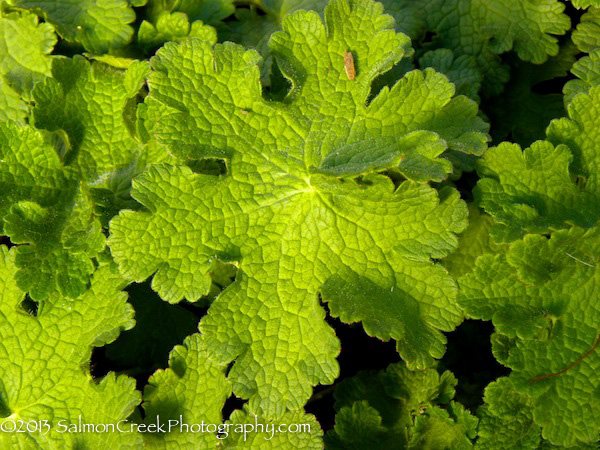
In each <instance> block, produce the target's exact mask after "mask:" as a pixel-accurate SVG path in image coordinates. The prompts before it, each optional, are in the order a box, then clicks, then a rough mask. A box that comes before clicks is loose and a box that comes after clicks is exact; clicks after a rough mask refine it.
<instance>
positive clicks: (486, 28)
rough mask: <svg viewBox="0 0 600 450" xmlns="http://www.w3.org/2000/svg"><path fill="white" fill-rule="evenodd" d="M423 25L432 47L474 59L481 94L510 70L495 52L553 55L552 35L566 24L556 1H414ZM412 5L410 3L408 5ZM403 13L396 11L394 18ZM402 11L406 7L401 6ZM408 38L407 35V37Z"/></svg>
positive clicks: (493, 90)
mask: <svg viewBox="0 0 600 450" xmlns="http://www.w3.org/2000/svg"><path fill="white" fill-rule="evenodd" d="M413 3H414V4H415V6H417V8H418V12H419V14H421V18H422V19H421V20H422V21H423V22H424V28H425V30H428V31H433V32H435V33H436V34H435V36H434V38H433V41H432V43H431V46H432V47H434V48H447V49H450V50H452V51H453V52H454V55H455V57H460V56H463V55H469V56H471V57H473V58H475V59H476V61H477V64H478V66H479V67H480V70H481V72H482V74H483V76H484V84H483V87H484V93H488V94H498V93H500V92H501V90H502V85H503V84H504V83H505V82H506V81H508V79H509V74H508V71H507V69H506V67H505V66H503V65H502V62H501V60H500V58H499V57H498V56H497V55H498V54H500V53H504V52H507V51H509V50H511V49H512V50H514V51H515V52H516V53H517V54H518V56H519V58H521V59H523V60H525V61H530V62H533V63H536V64H539V63H543V62H544V61H546V59H547V58H548V56H553V55H556V54H557V53H558V43H557V39H556V37H555V36H556V35H562V34H564V33H565V32H566V31H567V30H568V29H569V27H570V21H569V18H568V17H567V16H566V15H565V14H563V10H564V5H563V4H562V3H560V2H559V1H557V0H540V1H536V2H529V1H528V2H510V1H505V0H491V1H490V0H451V1H447V0H428V1H425V2H422V1H419V2H417V1H413ZM411 6H412V5H411ZM402 13H403V10H401V11H400V12H399V13H397V14H396V16H398V15H400V14H402ZM406 13H407V14H410V13H411V10H410V9H409V10H406ZM411 37H412V36H411Z"/></svg>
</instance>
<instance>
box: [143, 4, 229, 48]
mask: <svg viewBox="0 0 600 450" xmlns="http://www.w3.org/2000/svg"><path fill="white" fill-rule="evenodd" d="M186 37H197V38H199V39H204V40H206V41H209V42H211V43H213V44H215V43H216V42H217V32H216V30H215V29H214V28H213V27H211V26H208V25H204V24H203V23H202V21H201V20H197V21H194V22H192V23H191V24H190V21H189V20H188V17H187V16H186V15H185V14H184V13H180V12H174V13H169V12H166V11H165V12H163V13H161V14H160V15H159V16H158V17H157V18H156V23H155V24H153V23H150V22H148V21H146V20H144V21H143V22H142V23H141V25H140V28H139V30H138V35H137V40H138V44H139V45H140V46H142V47H143V48H145V49H146V50H147V51H148V50H152V49H156V48H158V47H160V46H161V45H162V44H164V43H165V42H168V41H175V42H178V41H180V40H182V39H184V38H186Z"/></svg>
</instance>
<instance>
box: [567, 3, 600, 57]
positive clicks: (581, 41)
mask: <svg viewBox="0 0 600 450" xmlns="http://www.w3.org/2000/svg"><path fill="white" fill-rule="evenodd" d="M572 39H573V42H575V44H577V48H578V49H579V50H581V51H582V52H586V53H590V52H591V51H592V50H595V49H597V48H600V7H598V8H590V9H589V10H588V11H587V12H586V13H585V14H584V15H583V16H581V22H580V23H579V24H578V25H577V29H576V30H575V31H573V36H572Z"/></svg>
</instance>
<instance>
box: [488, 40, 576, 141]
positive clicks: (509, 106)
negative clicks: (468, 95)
mask: <svg viewBox="0 0 600 450" xmlns="http://www.w3.org/2000/svg"><path fill="white" fill-rule="evenodd" d="M577 53H578V50H577V48H576V47H575V45H574V44H573V43H571V42H569V41H567V42H566V43H565V44H564V45H562V46H561V48H560V52H559V53H558V55H556V56H553V57H551V58H549V59H548V61H546V62H545V63H544V64H541V65H540V64H532V63H529V62H524V61H521V60H519V59H518V58H516V57H513V58H510V59H509V62H510V65H511V73H512V77H511V80H510V81H509V82H508V83H507V84H506V86H505V87H504V91H503V92H502V94H501V95H498V96H496V97H494V98H493V99H491V101H490V102H489V104H488V108H487V112H488V114H489V116H490V123H493V124H494V127H493V130H492V132H491V134H492V139H493V140H494V141H496V142H501V141H503V140H509V139H510V140H511V141H512V142H515V143H517V144H519V145H521V146H523V147H527V146H529V145H531V144H532V143H533V142H535V141H537V140H539V139H544V138H545V136H546V134H545V132H546V128H547V127H548V124H549V123H550V121H551V120H552V119H556V118H558V117H562V116H564V115H565V114H566V111H565V107H564V101H563V96H562V95H561V94H560V93H559V92H558V91H557V92H556V93H539V91H538V87H541V88H542V89H545V90H546V91H547V90H548V89H547V88H544V85H546V86H547V85H548V84H549V83H553V84H558V83H560V78H563V77H566V76H567V75H568V73H569V70H570V69H571V67H572V66H573V64H574V63H575V57H576V54H577Z"/></svg>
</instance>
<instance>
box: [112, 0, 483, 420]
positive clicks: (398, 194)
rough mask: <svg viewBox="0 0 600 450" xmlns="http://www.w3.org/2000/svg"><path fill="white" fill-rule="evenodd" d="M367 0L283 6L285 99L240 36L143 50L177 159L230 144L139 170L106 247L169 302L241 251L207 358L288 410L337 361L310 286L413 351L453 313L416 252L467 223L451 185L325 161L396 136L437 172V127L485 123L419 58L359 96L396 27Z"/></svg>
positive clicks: (431, 344)
mask: <svg viewBox="0 0 600 450" xmlns="http://www.w3.org/2000/svg"><path fill="white" fill-rule="evenodd" d="M379 13H380V8H379V7H377V6H376V4H374V3H371V2H369V1H358V2H354V3H352V6H350V5H349V4H348V3H347V2H345V1H335V2H333V3H331V4H330V6H329V7H328V10H327V11H326V17H327V21H328V24H329V25H328V30H329V31H327V32H326V30H325V28H324V26H323V24H322V23H321V20H320V19H319V17H318V15H317V14H316V13H307V12H297V13H295V14H293V15H291V16H288V19H286V20H285V21H284V32H282V33H280V34H276V35H274V37H273V38H272V43H271V46H272V48H273V49H274V50H275V51H276V53H277V54H278V55H280V57H281V58H284V59H281V61H282V63H281V66H282V68H283V67H285V69H283V71H284V73H286V74H288V76H290V78H291V79H292V80H293V83H294V89H293V92H292V94H291V96H290V98H289V99H288V100H287V101H286V102H285V103H284V104H278V103H275V102H267V101H265V100H263V99H262V97H261V90H260V86H259V83H258V69H257V68H256V66H255V63H256V61H257V54H256V53H255V52H253V51H248V52H244V51H243V50H242V49H241V48H240V47H237V46H234V45H232V44H225V45H223V46H217V47H216V49H215V50H214V52H213V50H212V49H211V48H210V46H209V44H208V43H205V42H202V41H200V40H194V39H190V40H187V41H184V42H182V43H181V44H178V45H172V44H167V45H166V46H165V47H164V48H163V49H162V50H160V51H159V53H158V55H157V57H156V58H155V59H154V60H153V68H154V72H153V74H152V75H151V77H150V81H149V84H150V95H149V97H148V99H147V100H146V104H147V106H148V115H149V116H150V117H155V120H156V126H155V127H154V131H153V132H154V133H155V134H156V135H157V136H158V138H159V139H160V140H161V142H163V143H164V144H166V145H167V146H168V147H169V148H170V150H171V151H172V152H174V153H175V154H177V155H179V156H181V157H182V158H188V159H197V158H202V157H221V158H223V157H224V158H227V160H228V170H229V174H228V175H227V176H224V177H211V176H202V175H197V174H194V173H192V172H191V171H190V170H189V169H186V168H182V167H167V166H163V167H157V168H155V169H152V170H150V171H149V172H147V173H146V174H144V175H143V176H141V177H139V178H138V179H137V180H136V181H135V183H134V193H133V195H134V197H135V198H136V199H137V200H138V201H140V202H141V203H142V204H143V205H144V206H145V207H146V208H148V212H123V213H122V214H121V215H120V216H119V217H118V218H115V219H113V221H112V223H111V238H110V245H111V251H112V254H113V255H114V257H115V259H116V260H117V261H118V263H119V265H120V269H121V270H122V271H123V273H124V274H127V276H129V277H132V278H133V279H135V280H143V279H145V278H147V277H149V276H151V275H152V274H153V273H154V272H156V274H155V275H154V279H153V288H154V289H156V290H157V292H158V293H159V294H160V295H161V297H163V298H164V299H165V300H167V301H170V302H177V301H179V300H181V299H182V297H186V298H188V299H190V300H196V299H197V298H198V297H199V296H200V295H202V294H204V293H206V291H207V289H208V286H209V282H210V278H209V277H208V275H207V272H208V270H209V268H210V267H211V265H212V264H213V262H214V261H215V260H216V259H217V258H218V259H222V260H226V261H227V260H230V261H237V262H238V263H239V267H240V271H239V272H238V276H237V279H236V281H235V283H234V284H233V285H231V286H230V287H229V288H228V289H227V290H226V291H225V292H224V293H223V294H222V295H221V296H220V297H219V298H217V299H216V300H215V302H214V303H213V304H212V306H211V308H210V310H209V314H208V315H207V316H206V317H205V318H204V319H203V321H202V322H201V325H200V329H201V331H202V333H203V335H204V336H205V338H206V339H207V340H208V342H207V350H208V351H209V353H210V354H211V357H212V358H214V359H215V360H217V361H220V362H225V363H226V362H229V361H232V360H233V359H235V358H237V360H236V363H235V364H234V366H233V368H232V370H231V372H230V373H229V378H230V379H231V380H232V383H233V389H234V392H235V393H236V395H238V396H240V397H243V398H250V406H251V408H252V409H253V410H254V411H257V412H258V413H260V414H265V415H266V416H273V415H281V414H282V413H283V412H284V411H285V408H289V409H297V408H298V407H299V406H301V405H302V404H303V403H304V401H305V400H306V398H308V396H309V395H310V387H311V385H314V384H317V383H319V382H320V383H330V382H331V381H333V379H334V377H335V376H336V375H337V364H336V362H335V359H334V358H335V356H336V355H337V353H338V351H339V350H338V343H337V340H336V339H335V337H334V336H333V332H332V330H331V329H330V328H329V327H328V326H326V324H325V323H324V322H323V316H324V311H323V309H322V308H321V307H320V305H319V303H318V297H317V293H318V292H319V291H320V290H321V288H322V287H323V286H324V285H325V286H326V287H323V290H322V292H323V297H324V300H325V301H328V302H330V308H331V311H332V314H333V315H334V316H339V317H341V318H342V320H346V321H359V320H362V321H363V322H364V325H365V329H366V330H367V331H368V332H369V333H371V334H373V335H376V336H379V337H380V338H382V339H390V338H393V339H396V340H397V341H398V349H399V351H400V353H401V355H402V356H403V357H406V358H407V359H408V360H409V361H411V363H414V364H415V366H416V367H423V366H425V365H427V364H430V363H432V362H433V358H434V357H436V358H439V357H441V356H442V354H443V351H444V342H445V339H444V337H443V335H442V334H441V333H440V331H439V330H451V329H453V328H454V327H455V326H456V324H458V323H459V322H460V321H461V319H462V316H461V313H460V311H459V310H458V309H457V308H456V306H455V305H454V303H453V298H454V296H455V294H456V290H455V286H454V283H453V281H452V279H451V278H450V277H449V276H448V275H447V273H446V272H445V270H444V269H443V268H441V267H440V266H438V265H435V264H433V263H432V262H431V261H430V258H440V257H443V256H444V255H446V254H447V253H449V252H450V251H451V250H452V249H453V248H454V247H455V245H456V239H457V238H456V235H455V233H458V232H460V231H462V230H463V229H464V228H465V226H466V208H465V206H464V204H463V203H462V202H461V201H460V199H459V197H458V195H457V192H456V191H454V190H452V189H444V190H443V191H441V192H440V193H439V195H438V193H437V192H436V191H435V190H433V189H432V188H430V187H428V186H427V185H425V184H418V183H414V182H411V181H407V182H405V183H403V184H402V185H401V186H400V187H399V188H398V189H397V190H395V189H394V186H393V184H392V183H391V181H390V180H389V179H388V178H386V177H383V176H379V175H367V176H365V177H363V178H362V180H360V182H358V181H356V180H353V179H347V180H346V181H342V180H339V179H337V178H334V177H333V176H331V174H336V175H350V176H354V175H357V174H360V173H364V172H367V171H372V170H376V169H381V168H385V167H388V166H389V165H390V164H392V165H393V164H397V163H398V160H397V159H396V156H393V155H394V153H395V154H397V155H398V156H399V160H400V161H401V165H400V169H401V170H402V171H403V173H405V174H414V176H415V178H418V179H426V178H427V174H430V173H432V174H433V175H432V176H434V177H435V178H437V174H438V173H439V172H440V170H439V167H440V166H442V167H446V163H447V161H446V162H444V160H439V159H437V158H435V156H434V155H437V154H439V153H441V152H442V151H443V150H444V148H445V147H446V145H445V143H446V142H449V143H450V145H451V146H454V147H455V148H461V149H463V150H466V151H476V150H478V149H479V148H483V145H484V143H485V140H486V137H485V135H484V134H483V133H481V129H482V128H485V125H484V124H483V122H481V121H480V120H479V119H477V118H476V117H475V114H476V110H475V108H474V104H472V103H471V102H470V101H469V100H467V99H466V98H464V97H458V98H456V99H454V100H452V99H451V96H452V93H453V89H452V86H451V85H450V84H449V83H448V81H447V80H446V78H445V77H443V76H441V75H438V74H436V73H435V72H433V71H431V70H428V71H426V72H425V73H421V72H413V73H411V74H409V75H407V77H406V78H405V79H404V80H403V81H402V82H401V83H399V84H398V85H397V86H396V87H395V88H394V89H393V90H391V91H389V90H387V89H384V90H383V91H382V92H381V94H380V95H379V96H378V97H377V98H376V99H375V100H373V102H371V104H370V105H369V106H365V104H364V101H365V99H366V98H367V96H368V92H369V83H370V81H371V80H372V79H373V78H374V76H375V75H376V74H377V73H378V72H379V71H380V70H383V69H385V68H389V67H390V66H391V65H392V64H393V63H394V62H395V61H397V60H398V59H400V58H401V56H402V54H403V52H404V49H405V47H406V44H407V39H406V38H405V37H404V36H402V35H397V34H396V33H394V32H393V30H389V26H390V25H391V18H389V17H388V16H381V15H379ZM359 30H360V33H357V32H358V31H359ZM347 49H350V50H352V51H355V52H356V55H357V56H356V58H355V61H356V64H357V67H358V74H357V76H356V79H354V80H350V79H348V77H347V75H346V71H345V68H344V52H345V51H346V50H347ZM192 68H193V69H192ZM167 74H168V76H167ZM192 87H193V88H192ZM198 105H202V107H198ZM456 115H459V117H464V118H465V121H458V122H457V119H456ZM456 123H459V124H460V125H456ZM414 129H419V130H423V129H430V130H431V131H418V132H414V133H412V130H414ZM435 131H439V133H440V134H439V135H437V134H436V133H435ZM396 136H399V138H397V137H396ZM423 136H425V137H427V138H428V139H426V140H425V141H419V140H418V139H417V137H423ZM437 136H439V137H437ZM441 138H444V140H442V139H441ZM367 143H371V145H367ZM394 143H395V145H394ZM473 143H474V144H473ZM398 147H400V148H402V149H403V150H402V151H400V152H397V150H396V149H397V148H398ZM373 148H376V149H378V151H377V152H373V151H370V152H366V153H365V152H362V151H363V150H366V149H370V150H372V149H373ZM390 151H391V152H392V155H391V156H390V155H389V152H390ZM386 152H387V153H386ZM396 152H397V153H396ZM373 153H375V157H376V158H375V157H374V155H373ZM182 215H183V216H182ZM180 217H186V219H184V220H180V219H179V218H180ZM134 243H135V244H134ZM426 280H427V281H426ZM431 280H435V283H432V281H431ZM340 283H341V284H343V285H344V287H343V289H339V288H338V286H339V285H340ZM430 283H432V284H433V287H432V285H431V284H430ZM364 289H367V290H369V291H370V292H377V293H378V294H380V295H378V296H377V297H376V298H375V299H373V300H372V301H373V302H374V303H369V302H364V301H363V297H364V292H365V291H364ZM369 301H371V299H369ZM309 330H310V331H309Z"/></svg>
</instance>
